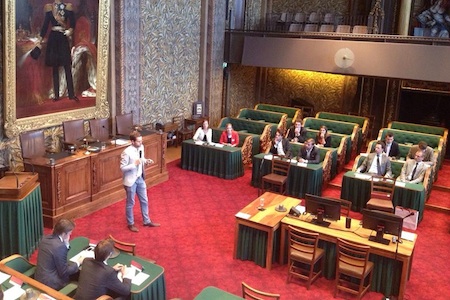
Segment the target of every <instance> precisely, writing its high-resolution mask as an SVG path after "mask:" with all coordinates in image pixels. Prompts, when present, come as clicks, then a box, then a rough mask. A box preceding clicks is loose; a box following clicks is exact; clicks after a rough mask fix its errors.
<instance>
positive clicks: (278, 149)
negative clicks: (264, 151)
mask: <svg viewBox="0 0 450 300" xmlns="http://www.w3.org/2000/svg"><path fill="white" fill-rule="evenodd" d="M277 152H278V155H286V154H285V153H284V150H283V143H282V142H281V141H279V142H277Z"/></svg>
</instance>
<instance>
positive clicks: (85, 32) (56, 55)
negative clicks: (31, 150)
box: [16, 0, 99, 118]
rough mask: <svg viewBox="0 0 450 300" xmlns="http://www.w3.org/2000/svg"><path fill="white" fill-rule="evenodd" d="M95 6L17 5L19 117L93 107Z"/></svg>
mask: <svg viewBox="0 0 450 300" xmlns="http://www.w3.org/2000/svg"><path fill="white" fill-rule="evenodd" d="M98 6H99V1H92V0H70V2H69V0H67V2H65V1H60V0H54V1H49V0H18V1H17V2H16V59H17V69H16V70H17V72H16V77H17V78H16V82H17V85H16V95H17V96H16V109H17V117H18V118H22V117H29V116H34V115H41V114H46V113H52V112H57V111H64V110H66V109H74V108H75V109H76V108H83V107H90V106H95V97H96V73H97V24H98V21H97V19H98Z"/></svg>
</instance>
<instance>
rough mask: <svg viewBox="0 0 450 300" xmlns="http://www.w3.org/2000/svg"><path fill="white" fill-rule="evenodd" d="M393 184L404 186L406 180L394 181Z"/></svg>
mask: <svg viewBox="0 0 450 300" xmlns="http://www.w3.org/2000/svg"><path fill="white" fill-rule="evenodd" d="M395 185H396V186H399V187H405V186H406V182H401V181H396V182H395Z"/></svg>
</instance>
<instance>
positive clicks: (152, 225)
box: [144, 222, 161, 227]
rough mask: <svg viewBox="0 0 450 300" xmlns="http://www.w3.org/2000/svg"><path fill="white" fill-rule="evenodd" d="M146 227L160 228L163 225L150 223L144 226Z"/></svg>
mask: <svg viewBox="0 0 450 300" xmlns="http://www.w3.org/2000/svg"><path fill="white" fill-rule="evenodd" d="M144 226H146V227H159V226H161V224H159V223H153V222H150V223H146V224H144Z"/></svg>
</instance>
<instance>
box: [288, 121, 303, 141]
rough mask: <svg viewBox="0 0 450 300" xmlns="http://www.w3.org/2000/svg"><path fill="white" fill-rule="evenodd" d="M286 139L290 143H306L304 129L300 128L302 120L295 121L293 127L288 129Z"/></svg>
mask: <svg viewBox="0 0 450 300" xmlns="http://www.w3.org/2000/svg"><path fill="white" fill-rule="evenodd" d="M286 138H287V139H288V140H289V141H291V142H296V143H304V142H305V141H306V139H307V138H306V129H305V128H303V126H302V120H301V119H298V120H295V123H294V125H292V126H291V128H289V131H288V134H287V136H286Z"/></svg>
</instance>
